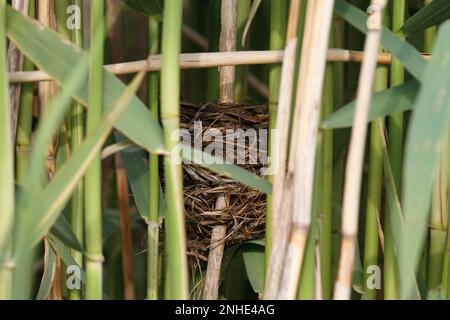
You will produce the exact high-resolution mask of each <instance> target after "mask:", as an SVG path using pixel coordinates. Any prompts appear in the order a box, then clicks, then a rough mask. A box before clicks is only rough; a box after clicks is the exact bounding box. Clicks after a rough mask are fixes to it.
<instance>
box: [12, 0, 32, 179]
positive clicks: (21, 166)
mask: <svg viewBox="0 0 450 320" xmlns="http://www.w3.org/2000/svg"><path fill="white" fill-rule="evenodd" d="M34 12H35V8H34V1H30V8H29V16H30V17H34ZM23 70H24V71H32V70H34V64H33V63H32V62H31V60H30V59H28V58H26V57H24V61H23ZM34 88H35V86H34V84H33V83H25V84H23V85H22V88H21V90H20V102H19V111H18V112H19V114H18V118H17V137H16V179H17V181H21V180H22V178H23V177H24V174H25V170H26V166H27V162H28V158H29V155H30V144H31V133H32V124H33V98H34Z"/></svg>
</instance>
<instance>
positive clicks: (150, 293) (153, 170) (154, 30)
mask: <svg viewBox="0 0 450 320" xmlns="http://www.w3.org/2000/svg"><path fill="white" fill-rule="evenodd" d="M148 23H149V51H150V55H154V54H156V53H157V52H158V50H159V22H158V21H157V20H155V19H153V18H150V19H149V21H148ZM158 82H159V75H158V73H156V72H152V73H150V74H149V76H148V95H149V96H148V99H149V101H148V103H149V107H150V111H151V113H152V115H153V117H155V119H158V117H159V108H158V103H159V102H158V87H159V84H158ZM158 256H159V163H158V155H156V154H150V155H149V212H148V257H147V259H148V261H147V299H149V300H157V299H158V287H159V283H158Z"/></svg>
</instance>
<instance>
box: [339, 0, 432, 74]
mask: <svg viewBox="0 0 450 320" xmlns="http://www.w3.org/2000/svg"><path fill="white" fill-rule="evenodd" d="M334 10H335V12H336V13H337V14H339V15H340V16H341V17H342V18H344V20H346V21H347V22H348V23H350V24H351V25H353V26H354V27H355V28H357V29H358V30H359V31H361V32H363V33H367V15H366V14H365V13H364V12H363V11H361V10H359V9H358V8H356V7H355V6H352V5H351V4H348V3H347V2H345V1H344V0H336V2H335V6H334ZM382 30H383V31H382V34H381V44H382V46H383V47H384V48H385V49H386V50H387V51H390V52H391V53H392V54H393V55H394V56H395V57H396V58H397V59H398V60H399V61H400V62H401V64H402V65H403V66H404V67H405V68H406V69H407V70H408V71H409V73H411V75H412V76H414V78H416V79H417V80H419V81H421V80H422V75H423V73H424V70H425V67H426V61H425V59H424V58H423V57H422V56H421V55H420V53H419V52H418V51H417V50H416V49H415V48H414V47H413V46H412V45H411V44H410V43H408V42H406V41H403V40H401V39H400V38H398V37H396V36H395V35H394V34H393V33H392V32H391V31H390V30H389V29H388V28H386V27H383V29H382Z"/></svg>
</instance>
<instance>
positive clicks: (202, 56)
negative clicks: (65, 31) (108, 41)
mask: <svg viewBox="0 0 450 320" xmlns="http://www.w3.org/2000/svg"><path fill="white" fill-rule="evenodd" d="M284 55H285V53H284V51H283V50H281V51H276V50H275V51H271V50H267V51H237V52H204V53H183V54H180V68H181V69H206V68H212V67H222V66H230V65H233V66H238V65H262V64H274V63H282V62H283V58H284ZM422 57H423V58H424V59H426V60H429V59H430V58H431V55H430V54H423V55H422ZM362 60H363V52H359V51H354V50H344V49H328V52H327V61H328V62H362ZM377 62H378V63H379V64H391V63H392V55H391V54H390V53H379V54H378V56H377ZM105 69H106V70H107V71H109V72H110V73H112V74H115V75H123V74H131V73H137V72H139V71H140V70H143V69H145V70H146V71H148V72H152V71H160V70H161V56H160V55H152V56H150V57H149V59H148V60H138V61H132V62H123V63H116V64H108V65H105ZM49 80H52V78H51V77H50V76H49V75H48V74H47V73H46V72H45V71H20V72H10V73H9V82H10V83H28V82H40V81H49ZM249 81H250V80H249ZM255 84H256V85H259V86H261V84H260V83H257V81H256V82H255ZM262 90H265V88H263V89H262ZM262 93H264V92H262Z"/></svg>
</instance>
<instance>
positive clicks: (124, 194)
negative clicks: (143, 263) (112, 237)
mask: <svg viewBox="0 0 450 320" xmlns="http://www.w3.org/2000/svg"><path fill="white" fill-rule="evenodd" d="M115 162H116V181H117V198H118V200H119V213H120V236H121V239H122V268H123V285H124V298H125V300H134V299H135V293H134V280H133V246H132V237H131V227H130V218H129V212H128V210H129V207H130V205H129V198H128V178H127V173H126V171H125V168H124V166H123V161H122V157H121V156H120V153H116V156H115Z"/></svg>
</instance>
